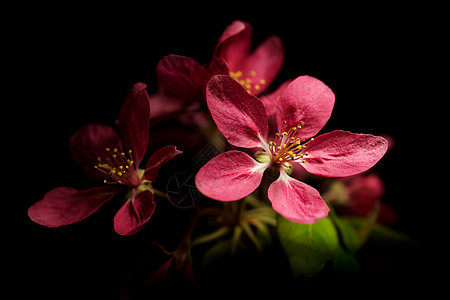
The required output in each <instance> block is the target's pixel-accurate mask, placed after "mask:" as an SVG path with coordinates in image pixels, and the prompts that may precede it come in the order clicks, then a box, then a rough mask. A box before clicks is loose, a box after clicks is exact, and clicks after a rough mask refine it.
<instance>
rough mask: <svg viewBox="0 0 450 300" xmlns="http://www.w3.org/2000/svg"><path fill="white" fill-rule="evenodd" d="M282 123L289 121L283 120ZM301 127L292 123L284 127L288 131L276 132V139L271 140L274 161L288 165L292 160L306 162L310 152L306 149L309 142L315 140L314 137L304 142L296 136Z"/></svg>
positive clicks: (285, 123) (270, 145) (270, 148)
mask: <svg viewBox="0 0 450 300" xmlns="http://www.w3.org/2000/svg"><path fill="white" fill-rule="evenodd" d="M282 123H283V124H284V125H287V121H283V122H282ZM282 126H283V125H282ZM301 128H302V127H301V125H296V126H292V125H290V127H288V128H284V129H285V130H286V131H283V132H281V133H276V134H275V140H274V141H270V142H269V150H270V151H271V153H272V162H273V163H275V164H277V165H280V166H283V167H286V166H288V165H289V164H290V162H292V161H294V162H298V163H305V162H306V160H307V159H308V157H309V152H304V149H305V148H306V145H307V144H308V143H310V142H312V141H314V138H311V139H309V140H306V142H304V143H302V141H301V140H300V138H299V137H296V135H297V134H298V133H297V132H298V131H300V130H301ZM277 145H279V146H277Z"/></svg>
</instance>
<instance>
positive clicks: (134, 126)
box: [119, 83, 150, 166]
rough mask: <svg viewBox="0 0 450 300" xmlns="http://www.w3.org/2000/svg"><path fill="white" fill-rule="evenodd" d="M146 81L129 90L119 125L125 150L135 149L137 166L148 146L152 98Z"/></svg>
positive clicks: (134, 154) (134, 156)
mask: <svg viewBox="0 0 450 300" xmlns="http://www.w3.org/2000/svg"><path fill="white" fill-rule="evenodd" d="M145 87H146V85H145V84H144V83H136V84H135V85H134V86H133V87H132V88H131V89H130V91H129V92H128V95H127V98H126V100H125V102H124V104H123V105H122V108H121V109H120V115H119V127H120V137H121V138H122V142H123V145H124V147H125V149H124V150H125V151H128V150H132V151H133V154H132V155H133V159H134V161H135V163H136V166H139V163H140V162H141V161H142V159H143V157H144V155H145V152H146V151H147V146H148V130H149V127H150V98H149V96H148V94H147V91H146V90H145Z"/></svg>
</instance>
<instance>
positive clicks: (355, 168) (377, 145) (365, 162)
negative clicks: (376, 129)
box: [302, 130, 388, 177]
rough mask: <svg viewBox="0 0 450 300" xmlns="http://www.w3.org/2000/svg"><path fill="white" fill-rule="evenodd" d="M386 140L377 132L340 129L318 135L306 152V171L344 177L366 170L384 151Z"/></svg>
mask: <svg viewBox="0 0 450 300" xmlns="http://www.w3.org/2000/svg"><path fill="white" fill-rule="evenodd" d="M387 148H388V142H387V140H386V139H384V138H382V137H380V136H373V135H371V134H356V133H351V132H347V131H342V130H336V131H333V132H330V133H326V134H322V135H320V136H318V137H317V138H316V139H315V140H314V141H313V142H310V143H309V144H308V145H307V147H306V149H305V150H304V151H305V152H309V156H308V157H307V158H306V159H305V163H303V164H302V166H303V167H304V168H305V169H306V171H308V172H310V173H312V174H315V175H319V176H325V177H344V176H350V175H355V174H358V173H362V172H364V171H367V170H368V169H370V168H371V167H373V166H374V165H375V164H376V163H377V162H378V161H379V160H380V159H381V158H382V157H383V155H384V154H385V153H386V151H387Z"/></svg>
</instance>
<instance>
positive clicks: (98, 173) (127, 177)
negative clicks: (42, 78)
mask: <svg viewBox="0 0 450 300" xmlns="http://www.w3.org/2000/svg"><path fill="white" fill-rule="evenodd" d="M145 88H146V85H145V84H144V83H137V84H135V85H134V86H133V87H132V88H131V90H130V91H129V92H128V95H127V98H126V100H125V102H124V104H123V105H122V107H121V110H120V114H119V133H117V132H116V131H115V130H114V129H113V128H111V127H109V126H106V125H101V124H88V125H85V126H84V127H82V128H80V129H79V130H78V131H77V132H75V133H74V134H73V135H72V137H71V138H70V150H71V154H72V157H73V159H74V160H75V162H77V163H80V164H82V165H83V167H84V170H85V174H86V175H87V176H88V177H91V178H97V179H102V180H103V182H104V185H102V186H96V187H91V188H87V189H84V190H77V189H75V188H72V187H66V186H62V187H57V188H54V189H53V190H51V191H49V192H48V193H47V194H45V196H44V198H43V199H42V200H40V201H38V202H36V203H35V204H34V205H32V206H31V207H30V208H29V209H28V215H29V217H30V218H31V220H33V221H34V222H36V223H38V224H41V225H44V226H47V227H60V226H63V225H68V224H72V223H75V222H78V221H81V220H83V219H85V218H86V217H88V216H90V215H91V214H92V213H94V212H95V211H97V210H98V209H99V208H100V207H101V206H102V205H103V204H105V203H106V202H108V201H109V200H110V199H111V198H112V197H114V196H115V195H116V194H118V193H119V192H121V191H126V190H128V191H130V190H131V192H130V193H128V196H129V198H128V200H127V201H126V202H125V204H124V205H123V206H122V207H121V208H120V209H119V211H118V212H117V213H116V215H115V217H114V229H115V231H116V232H117V233H118V234H120V235H131V234H135V233H137V232H138V231H140V230H141V229H142V228H143V227H144V225H145V224H147V222H148V221H149V219H150V217H151V216H152V214H153V212H154V210H155V206H156V204H155V202H154V201H153V198H154V195H153V193H152V187H151V182H153V181H155V180H156V178H157V176H158V171H159V169H160V168H161V167H162V166H163V165H164V164H165V163H166V162H168V161H169V160H171V159H172V158H173V157H174V156H176V155H178V154H180V153H182V152H181V151H179V150H177V149H176V147H175V146H165V147H162V148H161V149H159V150H158V151H156V152H155V153H153V154H152V155H151V156H150V158H149V160H148V162H147V165H146V167H145V169H140V168H139V166H140V163H141V162H142V160H143V158H144V155H145V154H146V151H147V146H148V140H149V135H148V129H149V124H150V102H149V96H148V94H147V92H146V90H145Z"/></svg>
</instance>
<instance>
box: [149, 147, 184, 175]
mask: <svg viewBox="0 0 450 300" xmlns="http://www.w3.org/2000/svg"><path fill="white" fill-rule="evenodd" d="M181 153H183V151H180V150H178V149H177V147H175V146H171V145H170V146H164V147H162V148H161V149H159V150H158V151H156V152H155V153H153V154H152V156H150V158H149V159H148V162H147V167H146V168H145V173H144V177H143V179H146V180H150V181H155V180H156V177H158V171H159V169H160V168H161V167H162V166H163V165H164V164H165V163H167V162H168V161H170V160H171V159H172V158H174V157H175V156H177V155H178V154H181Z"/></svg>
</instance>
